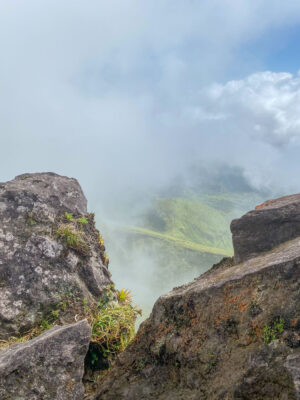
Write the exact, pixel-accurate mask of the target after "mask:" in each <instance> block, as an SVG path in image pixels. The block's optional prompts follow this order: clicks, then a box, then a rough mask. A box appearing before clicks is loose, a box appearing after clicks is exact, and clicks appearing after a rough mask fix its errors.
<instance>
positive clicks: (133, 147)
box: [0, 0, 300, 199]
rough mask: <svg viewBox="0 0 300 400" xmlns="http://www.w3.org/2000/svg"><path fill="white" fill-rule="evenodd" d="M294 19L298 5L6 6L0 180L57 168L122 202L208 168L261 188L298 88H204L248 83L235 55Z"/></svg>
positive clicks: (283, 79) (290, 82)
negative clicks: (229, 171)
mask: <svg viewBox="0 0 300 400" xmlns="http://www.w3.org/2000/svg"><path fill="white" fill-rule="evenodd" d="M299 21H300V3H299V2H295V1H293V0H287V1H285V2H284V3H283V2H282V1H278V0H272V1H271V0H269V1H266V0H264V1H263V0H257V1H255V2H253V1H250V0H224V1H220V0H203V1H201V2H199V1H195V0H188V1H184V2H183V1H180V0H162V1H159V2H156V1H153V0H149V1H144V2H141V1H138V0H128V1H126V2H124V1H123V0H102V1H96V0H88V1H84V2H83V1H79V0H78V1H77V0H76V1H74V0H65V1H63V2H62V1H60V0H45V1H43V3H41V2H40V1H38V0H26V1H25V0H15V1H9V2H1V3H0V48H1V49H2V50H1V55H0V57H1V60H0V138H1V158H0V166H1V168H0V170H1V180H5V179H9V178H11V177H12V176H13V175H16V174H18V173H22V172H24V171H34V170H55V171H57V172H59V173H64V174H68V175H74V176H77V177H78V178H79V179H80V180H81V182H82V183H83V186H84V187H85V188H86V190H87V191H88V195H89V196H90V197H92V196H96V195H97V197H99V199H101V198H102V196H107V197H108V198H112V197H113V198H116V197H119V198H122V195H123V194H124V193H128V192H133V191H134V190H136V189H137V188H138V189H139V188H144V187H145V186H146V187H147V186H151V185H153V184H156V183H163V182H164V181H166V180H168V179H169V178H170V177H172V176H173V175H174V174H176V173H178V172H179V171H182V170H183V169H184V168H186V167H187V166H188V165H189V163H190V162H193V161H194V160H195V159H197V160H202V159H204V160H207V161H211V162H215V160H221V161H226V162H230V163H236V164H238V165H241V166H243V167H245V168H246V171H248V172H247V173H249V176H252V175H253V176H254V172H251V173H250V172H249V171H252V170H253V165H255V166H257V173H256V176H257V177H258V178H255V182H257V180H258V181H263V182H265V179H264V178H263V179H260V178H259V176H264V175H267V177H269V176H270V177H272V176H274V175H272V174H270V172H269V171H270V169H272V168H274V164H276V165H277V164H280V163H282V162H283V161H280V160H281V159H282V160H283V159H284V160H285V159H286V157H288V154H289V152H290V151H292V150H291V149H290V147H289V146H291V143H294V144H295V146H296V144H297V143H298V128H299V121H298V119H297V118H298V114H299V112H298V110H299V108H298V107H299V93H298V91H299V81H298V80H299V78H298V77H294V76H292V75H290V74H285V73H284V74H274V73H271V72H265V73H260V74H255V75H250V76H249V78H246V79H244V80H240V81H237V80H236V81H231V82H228V83H223V84H221V85H220V84H219V85H217V84H215V85H212V84H213V82H226V80H228V77H232V71H233V70H234V71H236V66H237V65H238V66H239V74H244V75H245V76H246V75H248V74H250V73H251V71H252V70H253V65H252V62H253V64H256V62H257V60H256V56H255V54H254V55H253V56H251V57H248V58H247V60H244V59H243V55H242V54H241V53H240V49H241V48H243V47H244V46H247V45H248V44H249V43H254V42H255V41H259V40H263V36H264V35H265V34H266V33H268V32H271V31H272V30H276V29H281V28H282V27H286V26H292V25H293V24H296V23H299ZM258 63H261V64H263V60H258ZM284 144H285V147H284ZM280 148H283V149H282V150H279V149H280ZM250 151H251V152H253V154H252V155H251V156H250V155H249V152H250ZM293 157H294V158H295V156H293ZM293 157H289V158H290V159H293ZM254 160H255V162H254ZM290 162H291V163H292V161H290ZM275 169H276V168H275ZM251 174H252V175H251ZM276 174H277V173H276ZM98 188H99V189H98Z"/></svg>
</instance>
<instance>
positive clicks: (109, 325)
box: [92, 301, 141, 357]
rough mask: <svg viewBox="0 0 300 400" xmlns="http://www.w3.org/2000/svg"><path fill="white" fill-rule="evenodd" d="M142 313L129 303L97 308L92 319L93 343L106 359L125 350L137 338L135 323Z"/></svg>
mask: <svg viewBox="0 0 300 400" xmlns="http://www.w3.org/2000/svg"><path fill="white" fill-rule="evenodd" d="M138 314H141V311H140V310H138V309H137V308H136V307H134V306H132V305H131V303H129V302H123V303H118V302H116V301H113V302H109V303H108V304H107V305H101V304H99V306H98V307H97V309H96V311H95V312H94V313H93V317H92V341H93V342H96V343H98V344H99V346H100V348H101V351H102V354H103V355H104V356H105V357H108V356H115V355H116V354H118V353H120V352H122V351H124V350H125V348H126V347H127V346H128V344H129V343H130V342H131V341H132V339H133V338H134V336H135V326H134V324H135V321H136V318H137V315H138Z"/></svg>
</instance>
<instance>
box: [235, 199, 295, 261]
mask: <svg viewBox="0 0 300 400" xmlns="http://www.w3.org/2000/svg"><path fill="white" fill-rule="evenodd" d="M231 232H232V241H233V247H234V259H235V263H240V262H242V261H245V260H247V259H249V258H251V257H254V256H256V255H258V254H259V253H262V252H265V251H268V250H271V249H272V248H273V247H275V246H278V245H279V244H280V243H283V242H286V241H287V240H290V239H294V238H296V237H298V236H300V194H296V195H291V196H285V197H281V198H279V199H275V200H269V201H267V202H265V203H264V204H261V205H259V206H257V207H256V209H255V210H253V211H250V212H248V213H247V214H245V215H244V216H243V217H241V218H239V219H235V220H233V221H232V223H231Z"/></svg>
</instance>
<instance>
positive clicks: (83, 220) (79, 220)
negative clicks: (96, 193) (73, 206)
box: [77, 217, 89, 225]
mask: <svg viewBox="0 0 300 400" xmlns="http://www.w3.org/2000/svg"><path fill="white" fill-rule="evenodd" d="M77 222H78V223H79V224H81V225H87V224H88V223H89V221H88V219H87V218H85V217H80V218H77Z"/></svg>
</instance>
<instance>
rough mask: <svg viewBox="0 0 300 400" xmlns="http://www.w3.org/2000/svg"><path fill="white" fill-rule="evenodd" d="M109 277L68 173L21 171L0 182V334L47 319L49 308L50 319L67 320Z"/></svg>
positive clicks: (90, 220)
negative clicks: (63, 304) (54, 317)
mask: <svg viewBox="0 0 300 400" xmlns="http://www.w3.org/2000/svg"><path fill="white" fill-rule="evenodd" d="M66 215H72V221H70V220H68V219H67V218H66ZM82 221H84V223H82ZM72 235H73V236H72ZM76 235H77V236H76ZM75 239H77V242H76V240H75ZM110 284H111V280H110V273H109V271H108V263H107V260H106V258H105V248H104V246H103V243H102V244H101V243H100V242H99V232H98V231H97V229H96V228H95V224H94V217H93V214H88V213H87V201H86V198H85V196H84V194H83V192H82V190H81V188H80V186H79V184H78V182H77V181H76V180H75V179H70V178H67V177H62V176H59V175H56V174H53V173H42V174H25V175H21V176H19V177H17V178H16V179H14V180H12V181H10V182H6V183H1V184H0V285H1V291H0V339H2V340H5V339H8V338H9V337H11V336H18V335H24V334H26V333H28V332H29V331H30V330H31V329H33V328H35V327H36V326H39V325H40V324H41V323H42V322H43V321H45V320H46V321H48V320H49V318H50V320H53V315H52V316H51V313H52V311H53V310H54V311H55V312H56V319H57V322H62V323H71V322H74V321H75V317H76V315H78V308H80V305H82V300H83V299H85V300H86V301H88V302H89V303H93V302H94V303H95V302H97V301H98V299H99V297H101V294H102V292H103V289H104V288H105V287H107V286H108V285H110ZM66 299H67V300H68V309H67V310H64V309H62V308H60V307H59V305H60V304H61V303H62V302H65V301H66ZM70 299H72V301H70ZM81 308H83V307H81ZM49 322H52V321H49Z"/></svg>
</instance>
